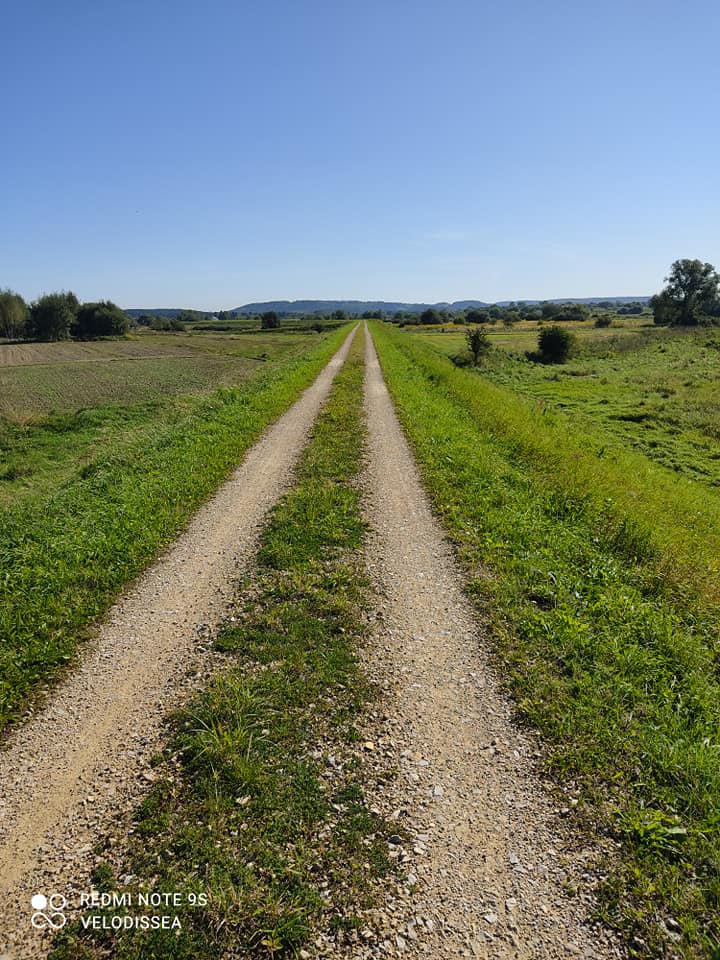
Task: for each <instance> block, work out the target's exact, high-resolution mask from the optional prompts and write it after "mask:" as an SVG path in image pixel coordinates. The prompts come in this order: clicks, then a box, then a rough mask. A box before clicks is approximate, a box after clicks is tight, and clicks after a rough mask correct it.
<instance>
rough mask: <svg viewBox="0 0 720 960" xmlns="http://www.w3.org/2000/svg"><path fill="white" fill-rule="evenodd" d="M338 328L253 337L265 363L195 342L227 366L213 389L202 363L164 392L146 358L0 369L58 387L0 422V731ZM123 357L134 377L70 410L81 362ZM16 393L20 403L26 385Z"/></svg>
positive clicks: (327, 347) (298, 383)
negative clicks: (25, 417) (51, 402)
mask: <svg viewBox="0 0 720 960" xmlns="http://www.w3.org/2000/svg"><path fill="white" fill-rule="evenodd" d="M345 332H346V331H336V332H335V333H333V334H329V335H321V336H318V335H317V334H307V335H301V337H302V338H301V339H298V338H296V337H293V336H292V335H291V336H290V338H287V335H280V339H278V335H275V336H274V337H272V338H268V339H267V340H266V341H265V348H266V351H267V352H268V353H269V352H270V351H271V350H274V355H273V359H272V360H269V361H268V362H261V361H259V362H256V363H255V365H254V366H253V367H252V368H249V367H247V366H243V365H246V364H247V363H248V358H247V355H246V354H243V351H245V350H246V349H247V346H246V344H245V342H244V341H243V343H241V344H238V343H237V342H236V341H234V340H233V341H229V342H228V345H227V347H225V346H224V345H223V344H222V342H219V341H218V339H217V338H215V339H213V340H210V341H202V343H203V346H202V347H201V348H200V349H201V350H204V351H205V352H206V353H207V354H209V355H210V356H211V357H213V356H214V355H215V354H216V353H219V354H220V360H221V363H229V364H234V363H235V362H236V361H237V362H238V364H239V365H238V366H236V368H235V373H234V375H233V379H232V381H231V383H232V385H229V386H225V387H221V388H219V389H218V386H217V383H218V381H217V378H215V379H214V380H213V376H212V375H211V374H210V373H206V374H204V375H203V376H202V377H201V378H200V379H201V381H202V383H201V386H200V388H196V387H195V386H194V385H193V387H192V388H189V386H188V382H187V381H186V380H184V379H183V378H182V377H178V378H177V379H176V381H175V390H174V392H173V391H171V390H167V391H165V388H164V387H163V390H159V389H158V385H157V379H156V378H155V377H154V376H153V369H154V367H153V365H154V364H156V363H157V362H158V361H157V360H156V359H150V360H147V361H146V360H143V359H138V360H132V361H113V360H106V361H103V362H94V363H75V364H70V365H69V366H71V367H72V369H73V370H74V371H75V373H74V375H73V376H70V375H69V374H68V372H67V370H66V368H65V364H60V367H62V368H63V369H61V370H56V369H55V367H54V365H52V364H50V365H43V366H39V365H28V364H18V365H15V366H14V367H9V366H8V367H4V368H3V370H4V372H5V373H6V375H8V376H10V377H11V376H12V373H13V372H15V373H16V374H24V373H26V372H27V371H38V370H42V371H45V376H46V378H47V380H48V381H52V378H53V377H56V378H61V379H63V382H64V383H65V385H66V386H65V397H64V400H65V406H64V409H61V411H60V412H42V411H43V405H44V402H45V401H44V399H40V400H38V401H37V404H36V406H37V407H38V408H39V409H36V411H35V413H34V414H33V417H32V418H31V419H30V420H29V422H27V423H25V424H24V425H22V426H21V425H19V424H17V423H12V422H8V421H7V420H6V421H3V422H2V426H1V427H0V449H1V450H2V456H3V459H2V464H3V466H2V468H0V469H2V474H0V476H1V477H2V479H0V563H1V565H2V570H3V576H2V578H1V579H0V638H1V639H2V643H1V644H0V727H2V726H4V725H5V724H6V723H7V721H8V720H9V719H11V718H12V717H13V716H15V715H16V714H17V712H18V711H19V710H21V709H22V708H23V707H24V706H25V705H26V702H27V696H28V693H30V692H31V691H33V690H37V689H39V688H42V687H44V685H45V684H46V683H47V682H48V681H49V680H50V679H51V678H52V676H53V675H54V674H55V673H56V671H57V669H58V668H59V667H61V666H62V665H63V664H66V663H67V662H68V661H70V660H71V659H72V657H73V656H74V653H75V650H76V647H77V642H78V640H79V639H80V638H81V637H82V636H83V635H84V633H85V631H86V630H87V629H88V627H89V625H90V624H91V623H92V622H93V621H94V620H95V619H96V618H97V617H98V616H99V615H100V614H102V613H103V612H104V610H106V609H107V607H108V606H109V605H110V603H111V602H112V600H113V599H114V597H115V596H116V595H117V593H118V591H119V590H121V589H122V587H123V586H124V585H125V584H126V583H127V582H128V581H129V580H131V579H132V578H133V577H134V576H136V575H137V573H139V571H140V570H141V569H143V567H144V566H145V565H146V564H147V563H148V562H149V561H150V560H151V559H152V558H153V557H154V556H155V555H156V554H157V552H158V551H159V550H160V549H161V548H162V547H163V546H164V545H165V544H167V543H169V542H170V541H171V540H172V539H173V538H174V536H176V534H177V532H178V531H179V529H181V528H182V526H183V525H184V523H185V522H186V521H187V519H188V518H189V517H190V516H191V514H192V512H193V511H194V510H195V509H196V508H197V507H198V505H199V504H200V503H201V502H202V501H203V500H204V499H205V498H207V497H208V496H209V495H210V494H211V493H212V491H213V490H214V489H215V488H216V487H217V485H218V484H219V483H220V482H221V481H222V480H223V479H224V478H225V477H226V476H227V475H228V473H229V472H230V470H231V469H232V467H233V466H234V465H235V464H236V463H237V462H238V460H239V459H240V458H241V457H242V455H243V453H244V452H245V450H247V449H248V447H249V446H250V445H251V444H252V442H253V441H254V440H255V439H256V438H257V437H258V436H259V434H260V433H261V432H262V430H263V429H264V428H265V427H266V426H267V425H268V424H269V423H270V422H272V420H273V419H275V418H276V417H277V416H278V415H279V414H280V413H281V412H282V411H283V410H284V409H285V408H286V407H287V406H289V404H290V403H291V402H292V401H293V400H294V399H295V398H296V397H297V396H298V394H299V393H300V391H301V390H302V389H303V388H304V387H305V386H307V385H308V384H309V383H310V382H311V381H312V379H313V378H314V377H315V376H316V375H317V373H318V372H319V371H320V369H321V368H322V366H323V365H324V364H325V363H326V362H327V360H328V359H329V357H330V356H331V355H332V353H333V352H334V351H335V350H336V349H337V348H338V346H339V344H340V342H341V341H342V338H343V336H344V335H345ZM286 338H287V339H286ZM198 339H199V338H198ZM158 342H159V343H161V344H167V339H166V338H160V339H159V341H158ZM143 343H145V341H143ZM153 343H155V340H154V339H153ZM173 343H174V341H173ZM47 346H48V347H52V346H53V345H47ZM62 346H63V347H65V346H66V345H62ZM79 346H82V345H79ZM116 346H117V345H114V344H111V345H103V349H104V350H108V351H109V352H111V348H113V347H116ZM153 349H155V348H153ZM226 351H227V352H226ZM235 351H239V353H238V354H236V353H235ZM50 353H51V351H48V354H47V355H50ZM203 355H204V354H203ZM124 362H126V363H128V364H129V365H130V367H131V368H132V371H133V376H135V377H136V378H137V379H136V380H135V383H134V386H133V387H131V388H128V389H127V394H125V393H124V390H125V387H124V384H123V381H113V380H112V378H111V379H110V380H108V381H107V383H108V389H109V390H111V391H114V393H113V401H112V402H110V401H109V398H108V397H107V396H106V395H105V394H104V393H103V392H102V391H101V396H102V402H101V403H100V404H99V405H97V400H96V405H93V406H90V407H86V408H84V409H78V406H82V402H83V400H82V398H83V397H84V391H85V388H86V382H85V381H86V371H88V372H91V373H90V374H89V376H90V377H91V376H92V372H94V371H100V370H101V369H102V368H103V367H104V368H106V370H116V369H117V368H118V367H119V366H120V364H121V363H124ZM162 362H168V363H175V362H176V361H175V360H165V361H162ZM188 362H190V361H188ZM148 364H149V366H148ZM243 371H245V372H244V373H243ZM103 376H105V374H103ZM141 383H143V384H145V387H144V388H143V389H141V388H140V386H139V384H141ZM183 384H184V388H183ZM164 391H165V394H166V395H164V397H163V398H162V399H161V396H160V395H161V394H163V392H164ZM97 395H98V394H97V393H96V394H95V396H96V397H97ZM124 397H125V399H124V400H123V398H124ZM24 402H25V404H26V407H27V408H29V409H32V407H33V402H34V401H33V396H32V394H31V393H30V392H29V388H28V393H27V394H26V396H25V401H24Z"/></svg>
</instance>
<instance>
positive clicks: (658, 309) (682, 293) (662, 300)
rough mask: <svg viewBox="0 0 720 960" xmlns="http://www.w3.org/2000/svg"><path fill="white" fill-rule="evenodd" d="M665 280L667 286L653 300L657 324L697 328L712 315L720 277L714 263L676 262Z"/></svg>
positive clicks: (719, 286) (696, 261)
mask: <svg viewBox="0 0 720 960" xmlns="http://www.w3.org/2000/svg"><path fill="white" fill-rule="evenodd" d="M665 281H666V283H667V286H666V287H665V288H664V289H663V290H661V291H660V293H658V294H656V295H655V296H654V297H652V298H651V300H650V305H651V307H652V308H653V315H654V319H655V323H671V324H677V325H679V326H684V327H688V326H696V325H697V324H698V323H702V322H703V320H705V319H706V318H707V317H710V316H712V315H713V313H714V311H715V309H716V307H717V303H718V299H719V296H718V290H719V289H720V276H719V275H718V273H717V271H716V270H715V267H714V266H713V265H712V264H711V263H703V262H702V260H676V261H675V262H674V263H673V265H672V266H671V267H670V274H669V276H667V277H665Z"/></svg>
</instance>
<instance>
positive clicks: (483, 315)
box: [465, 307, 490, 323]
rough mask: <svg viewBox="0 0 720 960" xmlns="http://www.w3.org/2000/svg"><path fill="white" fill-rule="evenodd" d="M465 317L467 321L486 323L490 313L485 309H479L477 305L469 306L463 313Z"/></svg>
mask: <svg viewBox="0 0 720 960" xmlns="http://www.w3.org/2000/svg"><path fill="white" fill-rule="evenodd" d="M465 319H466V320H467V322H468V323H487V322H488V321H489V319H490V314H489V313H488V312H487V310H479V309H478V308H477V307H471V308H470V310H468V311H467V312H466V313H465Z"/></svg>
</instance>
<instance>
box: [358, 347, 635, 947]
mask: <svg viewBox="0 0 720 960" xmlns="http://www.w3.org/2000/svg"><path fill="white" fill-rule="evenodd" d="M366 362H367V371H366V409H367V420H368V430H369V447H370V456H369V468H368V474H367V479H366V487H367V508H368V514H369V520H370V523H371V526H372V536H371V541H370V546H369V550H368V567H369V569H370V571H371V572H372V573H373V575H374V577H375V579H376V584H377V588H378V591H379V593H380V595H381V597H382V600H383V602H382V607H381V609H380V610H379V618H378V622H379V623H380V624H381V625H382V626H381V628H380V629H378V630H377V632H376V635H375V637H374V638H373V642H372V643H371V644H370V647H369V656H368V657H367V669H368V671H369V672H370V674H371V675H372V676H373V677H374V679H376V680H377V681H378V682H379V683H380V684H381V685H382V686H383V687H384V689H385V692H386V693H385V703H384V710H385V713H386V719H387V723H386V728H385V734H386V736H387V740H386V744H387V743H391V744H392V745H394V747H395V749H396V751H397V754H398V757H399V765H400V776H399V778H398V781H397V783H396V784H395V785H394V786H393V787H392V788H391V795H390V796H387V797H385V798H382V799H383V803H384V807H385V810H386V811H387V812H390V813H391V814H392V815H394V816H395V817H397V818H398V820H399V823H401V824H402V825H403V826H405V828H407V829H408V830H410V831H411V833H412V834H413V835H414V837H415V841H414V843H413V844H411V845H407V844H406V845H405V849H406V850H409V851H410V852H411V854H412V858H413V859H412V862H411V864H410V865H409V870H410V872H411V875H412V874H414V875H415V877H416V878H417V879H416V883H415V885H414V889H413V894H414V895H413V897H412V901H408V899H407V898H404V897H402V895H401V894H398V897H397V898H396V899H395V901H393V900H390V901H389V902H388V903H387V904H386V905H385V907H384V908H383V909H382V910H381V911H380V912H379V915H378V916H376V917H375V923H374V926H375V927H376V929H379V930H380V936H381V939H383V938H384V940H385V943H386V950H387V951H388V952H390V953H391V955H394V954H395V953H396V952H397V954H398V955H401V956H405V957H415V956H430V957H433V958H434V960H442V958H450V957H462V956H470V957H484V958H497V960H501V958H523V960H525V958H527V960H530V958H534V960H537V958H561V957H562V958H566V957H597V958H600V957H605V958H606V957H617V956H620V955H621V954H620V952H619V951H618V950H617V948H616V947H614V946H613V945H612V943H611V942H610V941H609V939H608V938H607V935H606V934H605V933H603V931H602V930H601V929H599V928H598V929H595V928H593V929H591V928H589V927H588V926H586V925H585V923H584V916H585V913H586V899H587V898H588V896H589V887H590V886H591V885H592V882H593V870H594V864H593V860H594V854H593V852H592V851H590V850H584V849H582V848H581V847H580V848H578V841H577V840H576V839H574V838H573V835H572V833H571V831H570V830H568V829H567V827H566V825H565V821H564V819H563V817H562V815H561V811H560V810H558V809H556V808H555V806H554V804H553V803H552V802H551V800H550V799H549V796H548V793H547V791H545V790H544V789H543V787H542V781H541V779H540V777H539V776H538V775H537V773H536V771H535V770H534V768H533V761H534V756H535V755H536V753H537V749H538V748H537V745H536V744H535V743H533V741H532V740H531V739H529V738H528V737H526V736H524V735H523V734H521V733H520V732H519V731H518V729H517V727H516V726H514V725H513V723H512V720H511V708H510V706H509V704H508V701H507V697H504V696H503V695H502V694H501V693H500V691H499V686H498V684H497V682H496V681H495V679H494V677H493V671H492V669H491V667H490V665H489V663H488V658H487V655H486V653H485V652H484V648H483V641H482V637H481V635H480V631H479V628H478V625H477V620H476V618H475V617H474V616H473V611H472V610H471V607H470V604H469V602H468V600H467V599H466V597H465V596H464V594H463V592H462V587H461V578H460V575H459V573H458V570H457V568H456V564H455V561H454V558H453V555H452V552H451V550H450V548H449V547H448V545H447V543H446V542H445V541H444V538H443V533H442V530H441V528H440V527H439V524H438V523H437V521H436V520H435V519H434V517H433V515H432V512H431V510H430V507H429V503H428V500H427V497H426V495H425V492H424V490H423V488H422V485H421V482H420V479H419V477H418V473H417V469H416V466H415V463H414V460H413V457H412V455H411V453H410V450H409V448H408V445H407V442H406V440H405V438H404V436H403V433H402V430H401V428H400V425H399V423H398V420H397V418H396V416H395V412H394V409H393V404H392V401H391V399H390V397H389V395H388V392H387V389H386V387H385V383H384V381H383V377H382V373H381V371H380V367H379V365H378V361H377V356H376V354H375V350H374V347H373V346H372V343H371V341H370V340H369V338H368V341H367V353H366ZM564 813H565V814H567V811H564ZM570 888H574V889H576V890H577V891H578V894H577V896H575V897H573V898H571V897H570V896H568V894H567V893H566V892H565V891H566V890H567V889H570ZM400 918H402V922H401V920H400ZM356 955H357V954H356ZM360 955H363V956H365V955H368V956H369V955H372V954H369V953H368V954H364V953H362V951H360Z"/></svg>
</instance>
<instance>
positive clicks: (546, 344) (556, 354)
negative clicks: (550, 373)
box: [538, 327, 575, 363]
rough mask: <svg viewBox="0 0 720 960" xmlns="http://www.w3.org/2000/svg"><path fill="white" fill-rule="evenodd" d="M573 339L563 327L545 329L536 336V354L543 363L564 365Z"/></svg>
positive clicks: (573, 341)
mask: <svg viewBox="0 0 720 960" xmlns="http://www.w3.org/2000/svg"><path fill="white" fill-rule="evenodd" d="M574 343H575V337H574V336H573V334H572V333H570V331H569V330H566V329H565V328H564V327H545V328H544V329H543V330H541V331H540V333H539V334H538V353H539V355H540V359H541V360H542V362H543V363H564V362H565V361H566V360H567V358H568V357H569V356H570V351H571V350H572V348H573V345H574Z"/></svg>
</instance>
